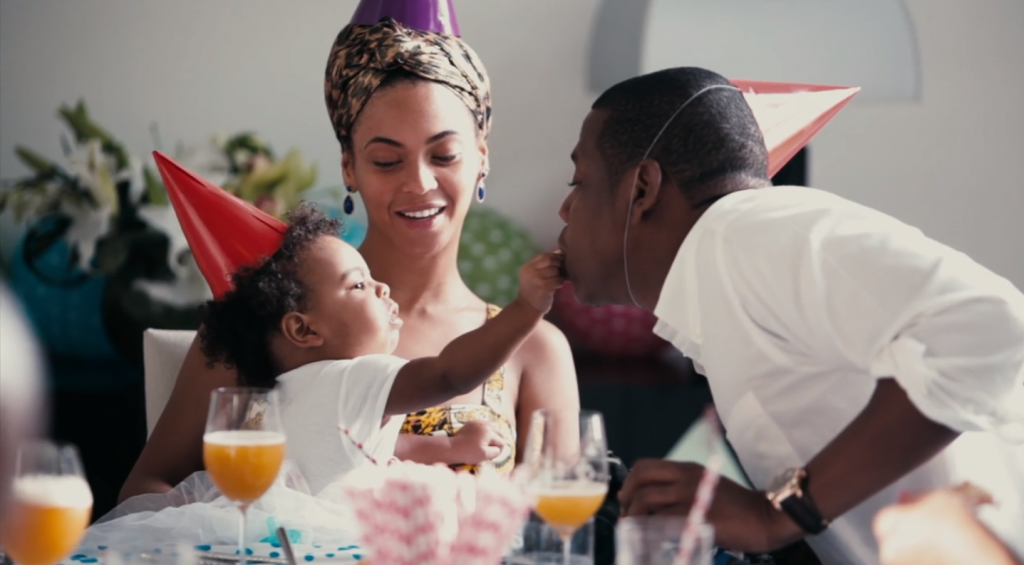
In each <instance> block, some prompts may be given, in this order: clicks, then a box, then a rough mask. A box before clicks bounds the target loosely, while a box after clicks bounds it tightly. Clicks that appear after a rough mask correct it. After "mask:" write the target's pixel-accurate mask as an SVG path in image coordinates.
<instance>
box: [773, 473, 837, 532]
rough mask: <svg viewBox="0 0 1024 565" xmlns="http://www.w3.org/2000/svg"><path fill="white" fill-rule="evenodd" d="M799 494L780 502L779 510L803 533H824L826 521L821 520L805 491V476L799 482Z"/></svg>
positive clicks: (826, 526) (808, 493)
mask: <svg viewBox="0 0 1024 565" xmlns="http://www.w3.org/2000/svg"><path fill="white" fill-rule="evenodd" d="M800 492H801V494H802V496H800V495H797V494H796V493H794V494H792V495H790V496H787V497H786V498H785V499H783V500H782V501H780V503H779V508H780V509H782V511H783V512H785V513H786V515H787V516H789V517H790V518H791V519H792V520H793V521H794V522H796V525H797V526H800V529H802V530H803V531H805V532H807V533H809V534H812V535H816V534H820V533H821V532H824V531H825V529H826V528H828V520H826V519H824V518H822V516H821V512H819V511H818V507H817V506H816V505H815V504H814V501H813V500H811V493H810V492H808V490H807V477H806V475H805V476H804V478H803V480H801V481H800Z"/></svg>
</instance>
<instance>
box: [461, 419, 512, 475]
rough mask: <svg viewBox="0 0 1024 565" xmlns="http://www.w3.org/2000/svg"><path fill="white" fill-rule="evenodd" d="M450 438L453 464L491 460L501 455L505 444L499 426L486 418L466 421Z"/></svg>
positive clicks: (478, 462)
mask: <svg viewBox="0 0 1024 565" xmlns="http://www.w3.org/2000/svg"><path fill="white" fill-rule="evenodd" d="M449 440H450V441H451V444H452V452H451V458H450V459H451V463H452V464H457V463H464V464H467V465H478V464H480V463H483V462H484V461H490V460H491V459H494V458H495V457H497V456H498V455H501V450H502V448H503V447H504V446H505V442H504V440H503V439H502V437H501V433H500V432H499V431H498V427H497V426H495V425H494V424H493V423H491V422H488V421H486V420H471V421H469V422H466V423H465V424H463V426H462V427H461V428H459V431H457V432H456V433H455V435H454V436H452V437H451V438H449Z"/></svg>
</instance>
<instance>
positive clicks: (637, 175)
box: [622, 84, 739, 308]
mask: <svg viewBox="0 0 1024 565" xmlns="http://www.w3.org/2000/svg"><path fill="white" fill-rule="evenodd" d="M718 89H725V90H737V91H738V90H739V89H738V88H736V87H735V86H732V85H728V84H716V85H712V86H705V87H704V88H702V89H700V90H698V91H697V92H695V93H694V94H693V96H691V97H689V98H687V99H686V101H685V102H683V103H682V104H680V105H679V108H677V109H676V111H675V112H673V113H672V115H671V116H669V117H668V119H667V120H665V125H663V126H661V129H660V130H658V135H655V136H654V140H653V141H651V144H650V145H649V146H648V147H647V151H644V156H643V157H641V158H640V162H641V163H642V162H644V160H646V159H647V157H649V156H650V154H651V151H652V150H653V149H654V146H655V144H657V143H658V140H659V139H661V134H663V133H665V130H666V129H668V126H669V124H671V123H672V120H674V119H676V116H678V115H679V113H680V112H682V111H683V108H686V107H687V106H688V105H689V104H690V102H693V101H694V100H696V99H697V98H699V97H700V95H702V94H704V93H705V92H708V91H710V90H718ZM639 180H640V167H637V169H636V173H635V174H634V175H633V186H632V188H630V190H629V209H628V210H627V211H626V229H625V230H623V233H622V269H623V272H624V274H625V275H626V292H628V293H629V299H630V300H632V301H633V305H634V306H637V307H641V308H642V306H640V303H639V302H637V301H636V296H635V295H634V294H633V285H631V284H629V260H628V258H627V255H628V253H627V249H629V247H628V245H627V244H628V243H629V219H630V218H632V217H633V198H634V197H635V196H636V183H637V181H639Z"/></svg>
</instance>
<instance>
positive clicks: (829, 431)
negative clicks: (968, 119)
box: [655, 187, 1024, 564]
mask: <svg viewBox="0 0 1024 565" xmlns="http://www.w3.org/2000/svg"><path fill="white" fill-rule="evenodd" d="M1018 245H1019V243H1018ZM1022 253H1024V251H1022ZM655 314H656V315H657V317H658V319H659V321H658V324H657V326H656V327H655V332H656V333H657V334H658V335H660V336H661V337H663V338H665V339H666V340H668V341H670V342H671V343H673V344H674V345H675V346H676V347H677V348H679V349H680V350H681V351H682V352H683V353H684V354H685V355H686V356H687V357H689V358H691V359H692V360H693V361H694V364H695V365H696V366H697V368H698V370H699V371H700V372H702V373H703V374H705V375H706V376H707V377H708V381H709V383H710V386H711V391H712V394H713V396H714V401H715V405H716V407H717V409H718V412H719V414H720V416H721V418H722V422H723V425H724V427H725V429H726V432H727V437H728V440H729V441H730V443H731V444H732V446H733V447H734V449H735V450H736V452H737V455H738V456H739V459H740V462H741V464H742V465H743V468H744V470H745V472H746V473H747V475H748V476H749V478H750V480H751V481H752V483H753V484H754V486H755V488H758V489H764V488H766V487H767V486H768V484H769V482H770V481H771V479H772V478H773V477H774V476H775V475H777V474H778V473H780V472H781V471H783V470H784V469H786V468H788V467H798V466H803V465H805V464H806V463H807V462H808V461H810V460H811V459H812V458H813V457H814V456H815V455H816V454H817V453H818V452H819V451H820V450H821V449H822V448H824V447H825V446H826V445H827V444H828V443H829V442H830V441H831V440H832V439H834V438H835V437H836V436H837V435H838V434H839V433H840V432H841V431H842V430H843V429H844V428H845V427H846V426H847V425H848V424H849V423H850V422H851V421H852V420H853V419H854V418H855V417H856V416H857V415H858V414H859V413H860V412H861V410H862V409H863V408H864V407H865V406H866V405H867V403H868V400H869V398H870V396H871V394H872V393H873V391H874V389H875V382H876V380H877V379H879V378H886V377H893V378H895V379H896V381H897V382H899V384H900V386H901V387H902V388H903V389H904V390H906V392H907V394H908V395H909V397H910V399H911V401H912V402H913V403H914V405H915V406H916V407H917V408H918V409H919V410H920V411H921V412H922V413H923V414H925V415H926V416H927V417H928V418H930V419H932V420H934V421H936V422H939V423H941V424H943V425H945V426H948V427H950V428H952V429H955V430H958V431H963V432H965V433H964V434H962V435H961V436H960V438H959V439H957V440H956V442H955V443H954V444H953V445H951V446H950V447H948V448H947V449H945V450H944V451H943V452H942V453H940V454H939V455H937V456H936V457H934V458H933V459H931V460H930V461H929V462H927V463H926V464H924V465H922V466H921V467H919V468H918V469H916V470H914V471H913V472H911V473H910V474H908V475H906V476H904V477H903V478H902V479H901V480H899V481H898V482H896V483H895V484H893V485H891V486H889V487H888V488H886V489H884V490H883V491H881V492H879V493H878V494H876V495H875V496H873V497H871V498H870V499H868V500H866V501H864V502H863V503H862V504H860V505H859V506H857V507H855V508H854V509H852V510H851V511H849V512H847V513H846V514H844V515H843V516H841V517H839V518H838V519H836V520H835V521H833V522H832V524H831V525H830V526H829V529H828V530H826V532H825V533H823V534H821V535H819V536H812V537H810V538H808V543H810V545H811V546H812V548H813V549H814V550H815V552H816V553H817V554H818V556H819V558H820V559H822V561H823V562H824V563H826V564H831V563H878V557H877V555H878V552H877V545H876V543H875V540H874V536H873V534H872V531H871V521H872V519H873V517H874V515H875V514H876V513H877V511H878V510H879V509H880V508H882V507H883V506H886V505H888V504H891V503H893V502H895V501H896V499H897V496H898V494H899V493H900V492H904V491H908V492H921V491H927V490H931V489H934V488H939V487H944V486H948V485H951V484H954V483H956V482H959V481H963V480H970V481H972V482H974V483H975V484H978V485H980V486H982V487H984V488H987V489H988V490H989V491H990V492H992V493H993V494H994V495H995V497H996V499H997V501H998V503H999V506H998V508H989V509H986V510H984V511H983V513H982V518H983V520H984V521H985V522H986V523H987V525H989V526H990V527H991V528H992V529H993V530H995V531H996V532H997V534H999V535H1000V536H1001V537H1002V538H1003V539H1004V541H1006V542H1008V543H1009V544H1010V545H1011V546H1012V547H1013V548H1014V549H1015V551H1016V552H1017V553H1018V554H1024V444H1022V443H1011V442H1008V441H1005V440H1006V438H1009V437H1011V436H1012V435H1013V434H1015V433H1016V434H1019V433H1020V430H1019V429H1018V428H1015V427H1014V426H1021V425H1024V295H1022V294H1021V292H1020V291H1019V290H1017V289H1016V288H1014V286H1013V285H1012V284H1010V282H1009V281H1007V280H1005V279H1004V278H1002V277H999V276H997V275H995V274H993V273H992V272H990V271H988V270H987V269H985V268H983V267H981V266H980V265H978V264H977V263H975V262H974V261H972V260H971V259H970V258H969V257H967V256H966V255H964V254H962V253H959V252H957V251H954V250H952V249H950V248H948V247H946V246H944V245H941V244H939V243H937V242H935V241H933V240H931V239H928V238H927V237H925V236H924V235H923V234H922V233H921V232H920V231H919V230H917V229H915V228H912V227H910V226H907V225H906V224H903V223H901V222H899V221H897V220H895V219H893V218H891V217H889V216H886V215H885V214H882V213H880V212H878V211H875V210H872V209H869V208H866V207H864V206H860V205H858V204H855V203H852V202H849V201H847V200H844V199H842V198H840V197H838V196H835V195H832V194H829V193H827V192H824V191H820V190H815V189H810V188H804V187H771V188H764V189H756V190H746V191H741V192H737V193H734V194H730V195H728V196H726V197H724V198H722V199H720V200H718V201H717V202H716V203H715V204H713V205H712V206H711V207H710V208H709V209H708V210H707V211H705V213H704V214H703V216H702V217H701V218H700V220H699V221H698V222H697V224H696V225H695V226H694V227H693V229H692V230H691V231H690V233H689V234H688V235H687V237H686V240H685V241H684V242H683V244H682V246H680V249H679V252H678V254H677V256H676V259H675V261H674V262H673V265H672V267H671V270H670V272H669V274H668V277H667V279H666V281H665V285H664V286H663V288H662V292H661V297H660V299H659V302H658V304H657V307H656V308H655ZM850 464H851V465H856V464H857V462H856V461H851V462H850ZM812 479H813V478H812Z"/></svg>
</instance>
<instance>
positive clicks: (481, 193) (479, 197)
mask: <svg viewBox="0 0 1024 565" xmlns="http://www.w3.org/2000/svg"><path fill="white" fill-rule="evenodd" d="M485 178H487V173H482V174H481V175H480V186H478V187H477V189H476V201H477V202H483V201H484V198H486V197H487V189H486V188H485V187H484V179H485Z"/></svg>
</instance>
